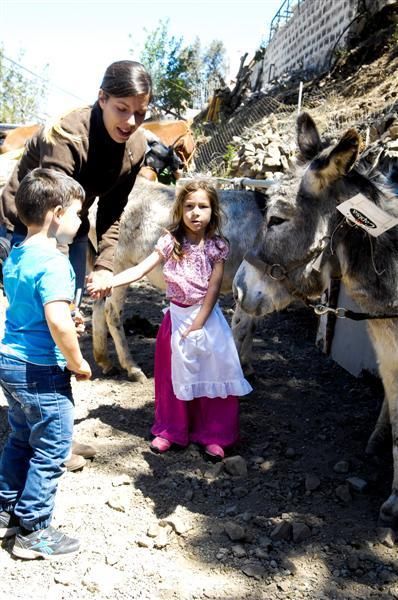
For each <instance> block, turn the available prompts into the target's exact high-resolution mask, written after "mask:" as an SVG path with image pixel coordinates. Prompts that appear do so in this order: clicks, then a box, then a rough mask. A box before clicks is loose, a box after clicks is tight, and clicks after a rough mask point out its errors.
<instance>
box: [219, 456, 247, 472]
mask: <svg viewBox="0 0 398 600" xmlns="http://www.w3.org/2000/svg"><path fill="white" fill-rule="evenodd" d="M224 466H225V470H226V471H227V473H229V474H230V475H233V476H234V477H246V476H247V464H246V461H245V459H244V458H242V456H239V455H238V456H229V457H228V458H225V459H224Z"/></svg>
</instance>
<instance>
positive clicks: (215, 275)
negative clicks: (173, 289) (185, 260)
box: [181, 261, 224, 338]
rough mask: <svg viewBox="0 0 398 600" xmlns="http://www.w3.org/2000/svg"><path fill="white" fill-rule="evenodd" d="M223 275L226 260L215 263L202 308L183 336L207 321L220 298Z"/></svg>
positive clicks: (199, 327)
mask: <svg viewBox="0 0 398 600" xmlns="http://www.w3.org/2000/svg"><path fill="white" fill-rule="evenodd" d="M223 275H224V261H220V262H217V263H215V265H214V267H213V271H212V273H211V275H210V280H209V287H208V289H207V292H206V296H205V299H204V301H203V304H202V306H201V309H200V311H199V312H198V314H197V315H196V317H195V319H194V320H193V323H192V325H191V326H190V327H188V329H187V330H186V331H184V333H183V334H182V336H181V337H183V338H184V337H186V336H187V335H188V333H189V332H190V331H196V330H197V329H201V328H202V327H203V325H204V324H205V323H206V321H207V319H208V318H209V316H210V313H211V311H212V310H213V308H214V306H215V304H216V302H217V300H218V296H219V294H220V289H221V283H222V278H223Z"/></svg>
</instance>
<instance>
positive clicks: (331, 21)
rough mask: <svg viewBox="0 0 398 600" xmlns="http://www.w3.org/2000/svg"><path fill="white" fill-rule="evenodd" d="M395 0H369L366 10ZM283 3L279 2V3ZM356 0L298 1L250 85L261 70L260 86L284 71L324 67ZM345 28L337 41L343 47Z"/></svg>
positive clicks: (319, 70)
mask: <svg viewBox="0 0 398 600" xmlns="http://www.w3.org/2000/svg"><path fill="white" fill-rule="evenodd" d="M394 2H395V0H371V1H370V0H368V1H367V5H368V7H369V10H372V12H377V11H379V10H381V8H383V7H384V6H386V5H387V4H394ZM281 4H282V2H281ZM357 6H358V0H301V1H300V2H299V3H298V4H297V5H296V6H295V7H294V9H293V15H292V17H291V18H290V19H289V21H288V22H287V23H285V24H284V25H283V26H282V27H280V28H279V29H278V31H277V32H276V33H275V34H274V36H273V38H272V39H271V41H270V43H269V44H268V46H267V48H266V51H265V56H264V60H263V63H259V65H258V66H257V67H256V69H255V71H254V73H253V77H252V85H253V86H254V85H255V82H256V80H257V77H258V75H259V71H260V70H261V69H262V74H263V75H262V81H263V85H265V84H267V83H268V82H269V81H270V80H271V79H273V78H274V77H278V76H281V75H282V74H284V73H286V72H294V71H300V70H302V69H305V70H306V71H308V72H309V73H314V74H316V73H321V72H322V71H324V70H327V68H328V66H329V62H330V57H331V54H332V51H333V48H334V46H335V44H336V42H337V40H338V38H339V36H340V35H341V34H342V33H343V32H344V30H345V29H346V27H347V26H348V24H349V23H350V22H351V21H352V19H353V18H354V17H355V16H356V14H357ZM347 35H348V31H346V32H345V33H344V34H343V35H342V37H341V39H340V40H339V42H338V47H339V48H341V47H344V43H345V41H346V38H347Z"/></svg>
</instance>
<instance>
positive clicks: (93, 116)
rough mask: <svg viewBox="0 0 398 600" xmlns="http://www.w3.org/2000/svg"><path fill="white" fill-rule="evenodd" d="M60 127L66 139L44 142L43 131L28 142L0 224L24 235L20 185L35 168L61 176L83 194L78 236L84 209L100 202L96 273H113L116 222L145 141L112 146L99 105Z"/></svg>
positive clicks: (2, 202) (1, 205) (0, 208)
mask: <svg viewBox="0 0 398 600" xmlns="http://www.w3.org/2000/svg"><path fill="white" fill-rule="evenodd" d="M60 126H61V127H62V129H63V131H65V132H66V133H67V134H70V138H69V136H68V137H64V136H62V137H61V136H60V135H58V134H56V137H55V138H54V143H51V142H49V141H46V139H45V136H44V128H42V129H41V130H39V132H38V133H37V134H36V135H35V136H34V137H33V138H31V139H30V140H29V141H28V143H27V146H26V148H25V151H24V153H23V155H22V158H21V160H20V161H19V163H18V164H17V166H16V167H15V169H14V172H13V174H12V175H11V178H10V179H9V181H8V182H7V184H6V186H5V188H4V190H3V193H2V195H1V197H0V222H1V223H3V224H5V225H6V227H7V229H9V230H11V231H15V232H18V233H23V234H24V233H25V232H26V228H25V226H24V225H23V224H22V223H21V221H20V220H19V219H18V216H17V211H16V207H15V194H16V191H17V189H18V186H19V182H20V181H21V180H22V179H23V177H24V176H25V175H26V173H28V172H29V171H31V170H32V169H34V168H36V167H47V168H51V169H56V170H58V171H63V172H64V173H66V174H67V175H70V176H71V177H73V178H74V179H76V181H78V182H79V183H80V184H81V185H82V186H83V188H84V190H85V192H86V198H85V201H84V204H83V209H82V225H81V227H80V229H79V231H78V233H77V236H81V235H85V234H87V232H88V230H89V222H88V209H89V208H90V206H91V205H92V203H93V202H94V200H95V198H96V197H97V196H98V211H97V218H96V233H97V242H98V256H97V259H96V262H95V267H96V268H104V269H109V270H112V263H113V254H114V249H115V246H116V242H117V238H118V234H119V219H120V216H121V214H122V211H123V209H124V207H125V205H126V203H127V199H128V195H129V193H130V191H131V189H132V187H133V185H134V182H135V179H136V177H137V173H138V171H139V169H140V167H141V166H142V163H143V160H144V156H145V152H146V147H147V145H146V139H145V136H144V134H143V133H142V132H141V131H140V130H139V129H138V130H137V131H136V132H135V133H134V134H133V135H132V136H131V137H130V139H129V140H128V141H127V142H126V143H125V144H118V143H117V142H114V141H113V140H112V139H111V138H110V136H109V135H108V133H107V131H106V129H105V126H104V123H103V119H102V110H101V108H100V107H99V105H98V103H95V104H94V106H92V107H86V108H81V109H77V110H74V111H72V112H70V113H68V114H67V115H66V116H64V117H63V118H62V119H61V121H60Z"/></svg>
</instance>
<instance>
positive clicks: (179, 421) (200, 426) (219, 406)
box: [151, 312, 239, 448]
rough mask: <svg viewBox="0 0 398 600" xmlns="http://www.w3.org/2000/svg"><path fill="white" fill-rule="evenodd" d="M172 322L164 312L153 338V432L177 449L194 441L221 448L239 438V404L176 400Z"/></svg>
mask: <svg viewBox="0 0 398 600" xmlns="http://www.w3.org/2000/svg"><path fill="white" fill-rule="evenodd" d="M170 337H171V319H170V313H169V312H167V313H166V315H165V317H164V319H163V322H162V324H161V326H160V329H159V332H158V335H157V338H156V350H155V423H154V425H153V427H152V430H151V431H152V433H153V434H154V435H158V436H160V437H163V438H165V439H166V440H169V441H170V442H173V443H175V444H179V445H180V446H187V445H188V444H189V442H195V443H197V444H202V445H204V446H206V445H208V444H218V445H219V446H221V447H222V448H225V447H227V446H231V445H232V444H235V443H236V442H237V441H238V439H239V402H238V399H237V397H236V396H228V397H227V398H206V397H201V398H194V400H191V401H189V402H187V401H185V400H179V399H178V398H176V396H175V395H174V392H173V386H172V382H171V347H170Z"/></svg>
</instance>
